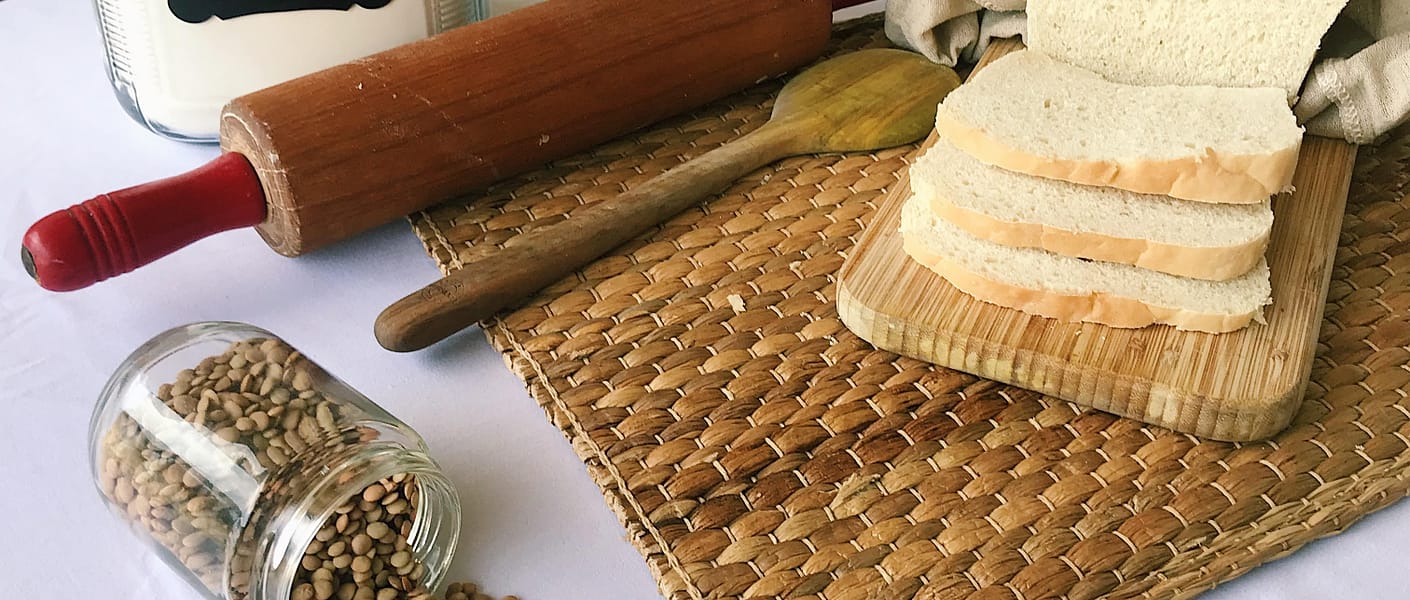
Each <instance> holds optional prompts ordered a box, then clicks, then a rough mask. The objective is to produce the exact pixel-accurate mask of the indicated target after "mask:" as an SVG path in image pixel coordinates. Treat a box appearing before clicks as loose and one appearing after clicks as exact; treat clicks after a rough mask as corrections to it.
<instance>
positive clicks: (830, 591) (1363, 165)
mask: <svg viewBox="0 0 1410 600" xmlns="http://www.w3.org/2000/svg"><path fill="white" fill-rule="evenodd" d="M881 45H886V42H885V38H884V37H883V36H882V35H881V34H880V22H879V21H878V20H876V19H874V18H873V19H867V20H862V21H855V22H851V23H847V24H842V25H839V26H838V28H837V30H836V34H835V36H834V48H833V51H835V52H845V51H848V50H853V49H856V48H860V47H863V46H881ZM779 87H780V85H779V84H778V83H776V82H775V83H767V84H763V85H760V86H758V87H756V88H753V89H751V90H748V91H746V92H743V93H740V94H738V95H736V96H734V97H732V98H729V99H727V100H725V101H722V102H719V103H717V104H715V105H713V106H711V107H709V108H707V109H705V110H702V111H699V112H698V113H696V114H694V115H690V116H686V117H682V118H679V119H676V120H673V121H671V122H669V123H665V124H663V125H662V126H660V127H657V128H655V129H652V130H650V131H645V132H639V133H637V134H635V135H632V136H629V137H627V138H625V139H622V140H620V141H617V142H615V143H611V144H608V145H605V146H603V147H601V148H599V149H597V150H596V151H594V152H591V153H589V154H585V155H582V156H579V157H575V158H572V159H568V160H564V161H560V162H558V163H556V164H554V165H551V166H549V167H548V168H545V169H543V170H540V171H538V172H535V173H532V174H529V175H526V176H523V177H520V178H517V179H515V180H512V181H509V182H506V183H504V184H502V185H499V186H498V187H495V188H493V189H491V190H489V191H488V192H487V193H486V194H484V195H482V196H479V197H476V198H473V199H469V202H468V203H463V202H462V203H451V204H447V205H444V206H441V207H438V208H435V209H432V210H430V211H427V212H425V213H421V214H419V215H416V216H414V217H413V224H414V226H415V228H416V231H417V232H418V234H419V235H420V236H421V237H422V239H423V240H424V242H425V244H426V247H427V250H428V251H429V252H430V254H431V255H432V257H434V258H435V260H436V261H437V262H438V263H439V264H440V265H441V267H442V269H443V270H445V271H446V272H450V271H453V270H455V269H456V268H457V267H458V266H459V265H460V264H461V261H464V260H466V259H468V258H472V257H474V256H476V255H477V254H478V253H481V252H493V251H494V250H495V249H496V247H497V245H498V244H501V243H503V242H504V241H505V240H506V239H508V238H510V237H512V236H513V235H515V234H516V233H517V232H519V231H522V230H523V229H525V228H529V227H533V226H538V225H543V224H547V223H552V222H554V221H556V220H558V219H561V218H563V217H564V215H567V214H571V212H572V211H573V210H576V209H578V208H580V207H581V206H584V205H587V204H591V203H593V202H596V201H599V200H602V199H604V198H608V197H611V196H613V195H615V194H617V193H619V192H620V191H621V190H623V189H626V188H630V187H631V186H633V185H636V184H639V183H641V182H642V181H645V180H647V179H649V178H650V177H652V176H654V175H656V174H659V173H660V172H662V171H664V170H666V169H668V168H670V167H672V166H674V165H676V164H679V163H680V162H682V161H684V160H686V159H688V158H690V157H693V156H697V155H699V154H701V153H703V152H705V151H707V150H709V149H711V148H713V147H716V146H718V145H720V144H722V143H724V142H726V141H729V140H731V139H734V138H737V137H739V136H740V135H742V134H743V133H746V132H748V131H750V130H752V129H754V128H757V127H758V126H759V125H760V124H762V123H763V122H764V121H765V119H766V118H767V115H768V112H769V109H770V106H771V98H772V95H773V94H774V93H776V92H777V90H778V88H779ZM914 150H915V147H914V146H911V147H906V148H898V149H893V150H888V151H883V152H877V153H873V154H854V155H844V156H838V155H828V156H816V157H803V158H795V159H790V160H785V161H783V162H781V163H778V164H776V165H774V166H773V167H770V168H766V169H762V170H760V171H758V172H756V173H754V174H752V175H750V176H749V177H747V178H746V179H744V180H742V181H740V182H738V183H737V184H736V185H735V186H733V187H732V188H731V189H729V190H728V191H727V192H725V193H724V194H722V195H721V196H720V197H719V198H717V199H715V200H713V201H711V202H709V203H708V204H706V205H702V206H701V207H700V208H699V209H698V210H693V211H690V212H689V213H687V214H684V215H681V216H680V217H678V218H676V219H674V220H673V221H671V222H670V223H669V224H667V225H665V226H664V227H662V228H660V229H659V230H657V231H655V232H653V233H650V234H649V235H645V236H643V237H641V238H639V239H638V240H637V241H635V242H632V243H630V244H629V245H627V246H626V247H623V248H621V249H619V250H618V251H617V252H616V253H615V254H613V255H612V256H610V257H607V258H604V259H602V260H600V261H598V262H596V263H595V264H593V265H592V266H590V267H588V268H587V269H585V270H584V271H582V272H581V273H579V274H578V275H577V276H575V277H571V278H568V279H567V280H565V281H562V282H559V283H558V284H556V285H554V286H552V287H551V288H550V289H548V290H546V291H544V292H543V293H542V294H540V295H539V296H538V297H537V298H535V299H533V300H532V301H531V302H530V303H529V304H528V305H527V306H526V307H524V308H522V309H520V310H517V311H515V312H513V313H511V314H507V315H504V316H502V318H500V319H498V320H496V321H494V322H493V323H489V324H486V333H487V335H488V337H489V339H490V341H491V343H493V344H494V346H495V347H497V348H498V349H499V350H500V351H501V352H503V353H504V356H505V358H506V361H507V362H508V363H509V365H510V367H511V368H512V369H513V370H514V372H515V373H517V374H518V375H519V376H520V377H522V378H523V379H524V380H525V382H526V384H527V385H528V387H529V389H530V392H531V394H532V395H533V397H534V398H536V399H537V400H538V402H540V403H541V404H542V406H543V407H544V408H545V410H546V412H547V413H548V415H549V417H550V418H551V419H552V421H553V423H554V424H555V425H557V426H558V427H559V428H560V429H562V431H563V432H564V434H565V435H566V436H567V437H568V439H569V440H570V441H571V442H572V444H573V448H574V450H575V451H576V452H577V453H578V455H579V456H580V457H581V458H582V460H583V461H584V462H585V463H586V464H587V467H588V469H589V471H590V473H591V475H592V477H593V478H594V479H595V480H596V481H597V483H598V484H599V485H600V486H601V487H602V490H603V493H604V495H605V496H606V498H607V500H608V502H609V504H610V505H611V507H612V508H613V509H614V510H615V511H616V512H617V514H618V515H619V516H620V517H621V520H622V522H623V524H624V525H625V526H626V527H627V529H628V532H629V534H630V537H631V539H632V541H633V542H634V544H635V545H636V547H637V548H638V549H639V550H641V552H642V554H643V555H644V556H645V557H646V559H647V561H648V563H649V565H650V567H651V569H652V571H653V572H654V574H655V575H656V579H657V581H658V583H659V584H660V588H661V591H662V593H663V594H664V595H665V596H666V597H667V598H669V599H671V600H677V599H687V598H733V597H745V598H819V599H822V598H826V599H828V600H857V599H863V598H878V599H881V598H912V597H918V598H926V599H937V600H938V599H950V598H954V599H959V598H972V599H980V598H983V599H1005V598H1013V599H1024V600H1033V599H1036V598H1054V597H1059V596H1066V597H1067V598H1071V599H1083V598H1097V597H1111V598H1187V597H1190V596H1193V595H1195V594H1197V593H1199V592H1200V591H1202V590H1205V589H1208V588H1210V587H1212V586H1213V585H1215V584H1216V583H1218V582H1220V581H1224V580H1227V579H1230V578H1232V577H1235V576H1238V575H1239V574H1241V573H1243V572H1245V571H1247V570H1248V569H1250V568H1253V567H1254V566H1256V565H1258V564H1260V563H1263V562H1267V561H1269V560H1272V559H1275V558H1277V557H1279V556H1282V555H1285V554H1287V553H1289V552H1292V551H1293V550H1296V549H1297V548H1298V547H1300V546H1302V545H1303V544H1305V543H1307V542H1309V541H1312V540H1314V539H1317V538H1319V537H1323V536H1327V535H1331V534H1334V533H1337V532H1338V531H1340V530H1342V529H1343V528H1345V527H1347V526H1348V525H1350V524H1351V523H1353V522H1355V521H1356V520H1357V519H1358V518H1360V517H1361V516H1363V515H1365V514H1367V513H1370V512H1372V511H1374V510H1376V509H1378V508H1381V507H1384V506H1386V505H1387V504H1389V503H1391V502H1393V501H1395V500H1397V499H1399V498H1402V497H1404V496H1406V495H1407V493H1410V398H1407V391H1408V390H1410V366H1407V363H1410V198H1407V197H1406V192H1407V191H1410V186H1408V185H1407V180H1410V128H1402V129H1401V130H1400V131H1398V132H1396V133H1395V134H1393V136H1392V139H1391V140H1389V141H1387V142H1386V143H1384V144H1382V145H1380V146H1378V147H1372V148H1365V149H1363V150H1362V152H1361V155H1360V157H1359V160H1358V163H1357V169H1356V176H1355V180H1354V183H1353V187H1352V192H1351V198H1350V205H1349V207H1348V213H1349V214H1348V215H1347V217H1346V221H1345V225H1344V227H1343V231H1342V238H1341V248H1340V250H1339V251H1338V253H1337V257H1336V266H1335V271H1334V273H1333V275H1332V277H1333V282H1332V285H1331V292H1330V298H1329V300H1328V306H1327V310H1326V321H1325V323H1324V325H1323V328H1322V333H1321V339H1320V342H1319V345H1318V358H1317V360H1316V364H1315V366H1314V368H1313V375H1312V377H1313V383H1312V384H1311V385H1310V386H1309V388H1308V392H1307V398H1306V401H1305V403H1304V406H1303V408H1302V411H1301V413H1300V415H1299V416H1298V417H1297V419H1296V421H1295V422H1294V424H1293V425H1292V427H1291V428H1290V429H1289V430H1287V431H1286V432H1284V433H1283V434H1281V435H1279V436H1278V437H1277V438H1275V439H1274V440H1272V441H1268V442H1264V443H1256V444H1229V443H1220V442H1208V441H1203V440H1200V439H1197V438H1193V437H1190V436H1187V435H1183V434H1177V433H1173V432H1170V431H1166V430H1163V429H1158V428H1154V427H1150V426H1146V425H1143V424H1141V423H1139V422H1136V421H1131V420H1126V419H1118V418H1116V417H1114V416H1111V415H1108V414H1104V413H1099V412H1095V411H1083V410H1080V409H1078V408H1077V407H1075V406H1073V405H1071V404H1067V403H1065V402H1061V401H1057V400H1054V399H1051V398H1047V397H1044V396H1041V395H1039V394H1036V393H1033V392H1028V391H1025V390H1021V389H1017V388H1013V387H1008V386H1005V385H1002V384H998V383H994V382H989V381H984V380H980V379H977V378H975V377H972V376H970V375H966V374H963V373H959V372H955V371H949V370H945V369H941V368H937V367H934V366H931V365H928V364H925V363H921V362H918V361H915V360H910V359H906V358H902V357H898V356H897V355H895V354H891V353H888V352H884V351H880V350H877V349H875V348H872V347H871V346H869V345H868V344H867V343H866V342H863V341H861V340H859V339H858V338H857V337H856V336H854V335H852V334H851V333H850V332H848V331H847V330H846V329H845V328H844V327H843V326H842V324H841V323H840V322H839V321H838V318H837V311H836V306H835V305H834V303H833V299H834V289H835V288H834V281H833V275H834V274H835V273H836V272H837V270H838V268H839V267H840V266H841V264H842V261H843V258H844V256H845V254H846V253H847V252H848V250H849V249H850V248H851V247H852V245H853V243H854V241H855V239H856V237H857V234H858V232H859V231H860V230H861V229H862V227H863V226H864V225H865V224H866V222H867V221H868V220H869V219H870V218H871V215H872V214H873V213H874V212H875V211H876V209H877V203H878V202H880V201H881V199H882V198H883V197H884V195H885V192H886V189H887V188H888V187H889V186H891V185H893V184H894V183H895V182H896V181H897V177H898V173H899V172H900V171H901V170H902V169H903V168H904V167H905V165H906V163H907V161H909V160H910V159H911V158H912V157H913V154H914Z"/></svg>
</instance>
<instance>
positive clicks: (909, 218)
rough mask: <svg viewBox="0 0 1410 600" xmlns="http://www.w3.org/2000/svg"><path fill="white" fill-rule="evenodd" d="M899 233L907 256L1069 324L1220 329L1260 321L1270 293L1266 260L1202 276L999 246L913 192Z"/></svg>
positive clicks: (979, 291) (960, 283)
mask: <svg viewBox="0 0 1410 600" xmlns="http://www.w3.org/2000/svg"><path fill="white" fill-rule="evenodd" d="M901 235H902V238H903V245H904V247H905V250H906V253H907V254H909V255H910V256H911V257H912V258H913V259H915V260H916V261H917V262H919V263H920V264H922V265H924V266H925V267H926V268H929V269H930V270H932V271H934V272H936V273H938V274H939V275H940V276H941V277H944V278H945V279H946V280H947V281H949V282H950V283H951V284H952V285H954V286H955V287H956V288H959V290H960V291H962V292H964V293H966V294H969V295H971V296H974V297H975V298H977V299H979V300H982V301H984V302H989V303H992V304H998V305H1000V306H1007V307H1009V308H1014V309H1017V310H1021V311H1023V312H1026V313H1030V314H1035V315H1040V316H1044V317H1049V318H1054V319H1060V320H1064V321H1091V322H1095V323H1103V324H1106V325H1110V326H1112V327H1127V328H1132V327H1144V326H1147V325H1152V324H1167V325H1174V326H1175V327H1176V328H1178V329H1189V330H1195V331H1205V332H1209V333H1223V332H1227V331H1233V330H1236V329H1239V328H1242V327H1244V326H1246V325H1248V323H1249V322H1250V321H1251V320H1252V319H1254V318H1255V317H1260V318H1261V316H1262V308H1263V306H1265V305H1267V304H1268V303H1269V301H1270V300H1269V296H1270V294H1271V293H1272V291H1271V286H1270V284H1269V279H1268V264H1267V263H1266V262H1262V261H1260V262H1259V264H1258V265H1257V266H1256V267H1255V268H1254V269H1253V270H1252V271H1249V272H1248V273H1246V274H1244V275H1243V276H1241V277H1238V278H1235V279H1231V280H1229V281H1205V280H1201V279H1189V278H1186V277H1176V276H1173V275H1167V274H1164V273H1157V272H1155V271H1150V270H1147V269H1142V268H1139V267H1133V266H1130V265H1119V264H1115V263H1107V262H1097V261H1088V260H1083V259H1080V258H1072V257H1069V256H1060V255H1057V254H1052V253H1050V252H1045V251H1043V250H1037V249H1032V248H1013V247H1010V246H1002V245H999V244H995V243H993V242H988V241H984V240H981V239H979V238H976V237H974V236H971V235H969V234H967V233H965V232H964V231H963V230H961V229H960V228H958V227H955V226H954V225H951V224H950V223H949V222H947V221H945V220H944V219H941V218H939V217H937V216H935V214H934V213H933V212H931V211H930V209H929V207H927V206H926V205H925V203H924V202H922V201H918V200H917V199H916V198H915V197H912V198H909V199H908V200H907V201H906V204H905V205H904V206H903V207H902V209H901ZM1260 320H1261V319H1260Z"/></svg>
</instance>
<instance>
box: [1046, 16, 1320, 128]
mask: <svg viewBox="0 0 1410 600" xmlns="http://www.w3.org/2000/svg"><path fill="white" fill-rule="evenodd" d="M1345 5H1346V0H1254V1H1249V2H1242V1H1229V2H1210V1H1209V0H1120V1H1118V2H1093V1H1091V0H1028V33H1027V35H1026V37H1025V38H1024V39H1025V41H1026V42H1027V43H1028V47H1029V48H1032V49H1034V50H1037V51H1039V52H1042V53H1044V54H1047V55H1048V56H1051V57H1053V58H1056V59H1058V60H1061V61H1063V62H1066V63H1069V64H1073V65H1077V66H1079V67H1082V68H1084V69H1089V70H1091V71H1095V72H1097V73H1099V74H1101V75H1102V76H1104V77H1106V78H1107V79H1110V80H1112V81H1118V82H1121V83H1131V84H1137V85H1217V86H1231V87H1275V88H1278V89H1281V90H1283V94H1284V95H1285V96H1286V100H1287V102H1288V104H1290V105H1291V104H1292V103H1293V100H1294V99H1295V98H1296V97H1297V93H1298V90H1300V89H1302V80H1303V79H1304V78H1305V77H1306V76H1307V69H1308V68H1309V67H1311V66H1312V58H1313V55H1314V54H1316V53H1317V46H1318V44H1319V43H1320V42H1321V40H1322V36H1323V34H1325V33H1326V32H1327V30H1328V29H1329V28H1331V26H1332V21H1334V20H1336V18H1337V14H1338V13H1340V12H1341V10H1342V7H1343V6H1345Z"/></svg>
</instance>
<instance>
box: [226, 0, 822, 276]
mask: <svg viewBox="0 0 1410 600" xmlns="http://www.w3.org/2000/svg"><path fill="white" fill-rule="evenodd" d="M831 14H832V5H831V3H830V2H828V1H827V0H717V1H715V2H684V1H679V0H673V1H670V2H660V1H657V0H549V1H548V2H544V3H542V4H538V5H534V6H530V7H528V8H525V9H522V10H518V11H515V12H512V13H510V14H507V15H503V16H499V17H495V18H493V19H488V20H485V21H482V22H479V23H475V24H472V25H467V26H465V27H461V28H458V29H455V30H452V31H449V32H446V33H444V34H441V35H437V36H435V37H432V38H429V39H426V40H422V41H419V42H415V43H411V44H407V45H405V46H400V47H397V48H393V49H391V50H388V51H386V52H383V53H381V54H376V55H373V56H370V57H367V58H364V59H360V60H357V61H354V62H351V63H348V64H345V65H340V66H337V67H333V68H330V69H327V70H324V71H320V72H317V73H313V74H310V75H307V76H305V77H301V78H298V79H295V80H293V81H290V82H287V83H284V84H281V85H278V86H274V87H271V88H268V89H265V90H261V91H258V92H255V93H252V94H249V95H247V96H243V97H241V98H237V99H235V100H234V101H232V102H231V103H230V104H229V105H228V106H227V107H226V109H225V110H224V113H223V114H222V117H221V140H222V145H223V146H224V147H225V149H226V150H230V151H234V152H239V153H241V154H244V155H245V157H246V158H248V159H249V160H250V163H251V164H252V165H253V166H254V168H255V171H256V172H257V173H258V175H259V178H260V183H261V185H262V187H263V188H264V192H265V198H266V200H267V201H268V217H267V219H266V220H265V222H264V223H263V224H261V225H260V226H259V227H258V230H259V233H260V235H261V236H262V237H264V239H265V241H266V242H268V243H269V245H270V247H272V248H273V249H274V250H275V251H277V252H279V253H281V254H285V255H290V256H293V255H298V254H302V253H304V252H308V251H310V250H313V249H316V248H318V247H320V246H324V245H327V244H329V243H332V242H335V241H338V240H341V239H346V238H348V237H350V236H352V235H355V234H357V233H361V232H363V231H366V230H368V229H371V228H372V227H375V226H377V225H381V224H383V223H386V222H388V221H391V220H393V219H396V218H399V217H402V216H404V215H406V214H407V213H411V212H414V211H417V210H420V209H422V208H426V207H427V206H430V205H432V204H435V203H437V202H443V201H446V200H450V199H452V198H455V197H456V196H458V195H462V194H469V193H474V192H476V191H478V190H479V189H481V188H483V187H484V186H486V185H488V184H490V183H492V182H494V181H498V180H500V179H503V178H505V177H509V176H511V175H515V174H517V173H521V172H523V171H525V170H528V169H532V168H535V167H538V166H540V165H542V164H544V163H545V162H548V161H550V160H554V159H558V158H562V157H565V156H569V155H572V154H574V153H576V152H579V151H582V150H586V149H588V148H591V147H592V146H594V145H597V144H600V143H602V142H605V141H607V140H609V139H611V138H613V137H616V136H619V135H621V134H623V133H626V132H629V131H632V130H634V129H637V128H640V127H642V126H645V125H647V124H650V123H653V122H655V121H658V120H660V119H662V118H665V117H668V116H672V115H675V114H678V113H681V112H683V111H686V110H688V109H691V108H694V107H698V106H700V105H702V104H705V103H707V102H709V101H711V100H714V99H716V98H719V97H722V96H724V95H727V94H730V93H733V92H735V91H738V90H740V89H743V88H745V87H748V86H750V85H753V84H754V83H757V82H758V81H760V80H762V79H767V78H770V77H775V76H779V75H782V74H784V73H786V72H788V71H791V70H792V69H794V68H796V67H799V66H801V65H803V64H806V63H807V62H809V61H811V60H813V59H814V58H816V57H817V56H818V54H819V53H820V52H821V51H822V48H823V46H824V44H826V42H827V38H828V33H829V29H828V27H829V23H830V22H831Z"/></svg>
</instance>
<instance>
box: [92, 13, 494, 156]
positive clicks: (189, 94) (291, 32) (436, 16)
mask: <svg viewBox="0 0 1410 600" xmlns="http://www.w3.org/2000/svg"><path fill="white" fill-rule="evenodd" d="M384 2H386V0H347V1H346V2H343V3H342V4H345V5H347V6H349V8H348V9H346V10H342V9H326V8H324V9H303V10H285V11H282V12H266V13H258V14H248V15H243V16H229V15H227V16H225V17H222V16H211V17H210V18H207V19H205V20H204V21H201V22H197V23H191V22H187V21H183V20H182V19H181V18H178V16H177V13H180V14H182V15H183V16H186V17H187V18H188V19H190V18H192V17H191V16H190V15H191V14H193V11H194V13H196V14H210V13H216V14H217V15H218V14H219V12H220V11H221V10H222V7H225V6H231V5H241V4H245V5H253V6H260V5H263V6H267V7H268V6H282V7H285V8H288V7H294V6H300V5H302V6H320V5H321V6H328V5H330V4H338V3H339V2H337V0H312V1H302V2H300V1H299V0H265V1H263V2H253V0H246V1H245V2H231V1H222V0H97V7H98V13H99V20H100V21H101V23H102V26H103V37H104V41H105V42H106V45H107V47H108V58H109V76H110V77H111V78H112V80H113V86H114V88H115V89H116V90H117V93H118V96H119V99H120V100H121V101H122V102H123V104H124V107H125V108H126V109H127V110H128V112H129V113H130V114H131V115H132V116H133V118H135V119H137V120H138V121H139V122H142V123H143V124H144V125H146V126H147V127H149V128H150V129H152V130H153V131H156V132H158V133H161V134H163V135H166V136H168V137H173V138H178V139H189V140H201V141H210V140H214V139H216V137H217V135H218V131H219V122H218V120H219V116H220V109H221V108H222V107H223V106H224V105H225V103H226V102H228V101H230V100H231V99H233V98H235V97H237V96H241V95H244V94H246V93H249V92H253V91H255V90H259V89H262V88H265V87H269V86H271V85H274V84H276V83H280V82H282V81H287V80H289V79H293V78H295V77H298V76H300V75H304V74H307V73H311V72H314V71H317V70H320V69H323V68H326V67H330V66H333V65H336V64H340V63H344V62H347V61H350V60H353V59H356V58H360V57H363V56H367V55H369V54H375V53H377V52H380V51H382V50H386V49H388V48H392V47H395V46H398V45H401V44H405V43H408V42H412V41H415V40H418V39H422V38H425V37H428V36H430V35H433V34H435V33H438V32H440V31H442V30H444V29H449V28H451V27H455V26H457V25H460V24H463V23H465V22H466V21H468V20H470V19H471V18H472V17H478V16H479V15H480V11H478V10H476V7H478V6H479V5H480V4H481V3H480V2H475V1H467V0H391V2H390V3H387V4H386V5H385V6H381V7H380V8H364V6H372V7H375V6H378V5H380V4H382V3H384ZM193 7H194V8H193ZM224 10H229V9H228V8H225V9H224ZM197 18H199V17H197Z"/></svg>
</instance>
